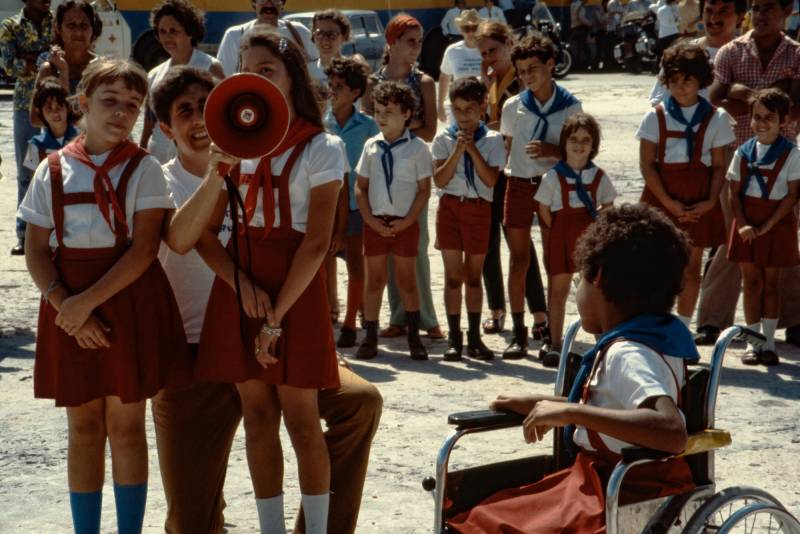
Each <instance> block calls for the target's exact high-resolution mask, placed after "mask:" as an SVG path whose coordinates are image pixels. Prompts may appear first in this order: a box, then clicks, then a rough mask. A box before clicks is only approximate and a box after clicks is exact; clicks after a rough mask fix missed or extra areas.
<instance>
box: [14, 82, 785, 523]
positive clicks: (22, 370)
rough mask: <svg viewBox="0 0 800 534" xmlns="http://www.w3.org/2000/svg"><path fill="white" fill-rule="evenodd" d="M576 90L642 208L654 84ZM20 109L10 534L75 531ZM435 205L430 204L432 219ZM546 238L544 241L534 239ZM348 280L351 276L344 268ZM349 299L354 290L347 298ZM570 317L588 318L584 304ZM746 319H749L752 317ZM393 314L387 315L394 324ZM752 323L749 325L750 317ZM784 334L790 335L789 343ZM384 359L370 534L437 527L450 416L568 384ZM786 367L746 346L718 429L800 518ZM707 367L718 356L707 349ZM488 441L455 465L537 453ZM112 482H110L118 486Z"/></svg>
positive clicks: (503, 436) (439, 347) (156, 519)
mask: <svg viewBox="0 0 800 534" xmlns="http://www.w3.org/2000/svg"><path fill="white" fill-rule="evenodd" d="M564 83H565V85H566V86H567V87H568V88H569V89H570V90H571V91H573V92H574V93H575V94H577V95H578V96H579V97H580V98H581V99H582V100H583V102H584V105H585V109H586V110H587V111H588V112H590V113H593V114H595V115H596V116H597V117H598V119H599V121H600V123H601V125H602V127H603V143H602V149H601V153H600V156H599V157H598V159H597V162H598V164H599V165H600V166H602V167H603V168H604V169H605V170H606V171H607V172H608V174H609V175H610V176H611V177H612V179H613V181H614V183H615V185H616V187H617V189H618V190H619V192H620V194H621V197H622V200H623V201H625V200H627V201H635V200H636V199H637V198H638V196H639V193H640V191H641V188H642V179H641V177H640V175H639V171H638V146H637V143H636V141H635V140H634V139H633V133H634V131H635V128H636V126H637V125H638V123H639V120H640V118H641V117H642V115H643V113H644V112H645V111H646V109H647V102H646V98H645V97H646V96H647V94H648V93H649V89H650V85H651V83H652V78H650V77H646V76H632V75H626V74H608V75H606V74H600V75H575V76H570V77H569V78H568V79H567V80H565V82H564ZM10 106H11V103H10V101H8V100H3V99H2V93H0V152H2V156H3V159H4V162H3V166H2V171H3V174H4V175H5V176H6V178H5V179H4V180H0V481H1V482H0V502H2V503H3V506H2V507H0V532H66V531H68V529H69V526H70V516H69V505H68V499H67V489H66V463H65V462H66V459H65V453H66V423H65V417H64V412H63V410H58V409H54V408H53V407H52V403H51V402H49V401H44V400H34V399H33V395H32V378H31V376H32V368H33V348H34V329H35V321H36V313H37V309H38V302H39V295H38V294H37V292H36V291H35V289H34V287H33V284H32V283H31V281H30V277H29V276H28V273H27V271H26V269H25V263H24V260H23V259H22V258H11V257H10V256H8V255H7V250H8V249H10V248H11V246H12V245H13V242H14V233H13V212H14V200H15V198H16V183H15V181H14V165H13V145H12V131H11V112H10V109H11V107H10ZM435 208H436V202H435V201H433V202H432V203H431V207H430V210H431V218H430V220H431V221H433V220H434V219H433V213H434V210H435ZM535 233H536V234H537V235H538V231H536V232H535ZM429 254H430V257H431V265H432V269H433V273H434V274H433V286H434V288H433V289H434V297H435V300H436V303H437V311H438V313H439V318H440V320H441V321H444V311H443V302H442V286H443V277H442V263H441V259H440V257H439V255H438V253H437V251H435V250H434V249H433V248H431V249H430V250H429ZM340 271H341V272H340V281H341V282H342V283H343V282H344V278H343V271H344V268H343V266H342V267H340ZM341 294H342V295H344V292H343V291H342V292H341ZM568 313H569V314H570V317H571V318H574V317H575V307H574V303H572V304H571V305H570V307H569V310H568ZM740 314H741V310H740ZM387 317H388V315H386V314H384V321H385V320H386V318H387ZM739 320H741V317H739ZM779 335H781V333H779ZM508 337H509V335H508V334H505V335H503V336H487V337H486V342H487V344H489V346H490V347H491V348H493V349H495V350H498V351H500V350H502V349H503V348H504V346H505V345H506V344H507V342H508ZM381 348H382V356H381V357H380V358H378V359H376V360H374V361H372V362H369V363H362V362H354V363H353V368H354V369H355V370H356V371H357V372H358V373H359V374H361V375H362V376H364V377H365V378H367V379H368V380H370V381H372V382H373V383H375V384H376V385H377V386H378V387H379V388H380V389H381V392H382V393H383V395H384V399H385V410H384V416H383V419H382V422H381V426H380V430H379V431H378V434H377V436H376V439H375V445H374V447H373V454H372V458H371V463H370V469H369V474H368V478H367V483H366V488H365V492H364V498H363V506H362V511H361V516H360V521H359V532H369V533H373V532H374V533H379V532H380V533H385V532H392V533H395V532H398V533H400V532H402V533H404V532H425V531H428V530H429V529H430V525H431V522H432V510H433V503H432V500H431V498H430V496H428V495H426V494H425V492H423V490H422V489H421V487H420V480H421V479H422V477H424V476H427V475H431V474H433V465H434V458H435V453H436V450H437V449H438V446H439V444H440V443H441V441H442V439H443V438H444V437H445V436H446V435H447V433H448V428H447V425H446V423H445V420H446V416H447V414H448V413H451V412H455V411H462V410H470V409H479V408H483V407H485V406H487V404H488V403H489V401H490V400H491V399H493V398H494V397H495V395H496V394H497V393H498V392H501V391H502V392H517V393H522V392H526V391H537V392H548V391H551V389H552V387H553V381H554V378H555V373H554V372H553V371H552V370H549V369H543V368H542V367H541V366H540V365H539V364H538V363H536V362H534V361H532V360H527V361H521V362H503V361H502V360H496V361H494V362H490V363H480V362H471V361H470V362H463V363H446V362H443V361H442V360H441V358H440V356H439V355H440V354H441V353H442V352H444V349H445V345H444V344H442V343H436V344H431V346H430V347H429V349H430V352H431V354H432V360H431V361H429V362H427V363H419V362H412V361H410V360H409V359H408V358H407V356H405V354H404V351H405V347H404V343H403V342H391V343H386V344H383V345H382V347H381ZM778 349H779V351H780V352H781V355H782V356H783V358H784V363H783V364H782V365H780V366H778V367H776V368H773V369H770V370H766V369H764V368H749V367H744V366H742V365H741V364H740V363H739V362H738V360H737V358H736V356H737V355H738V354H739V353H740V352H741V347H734V348H733V349H732V351H731V354H730V356H731V357H730V358H729V359H728V362H727V364H726V369H725V372H724V373H723V377H722V388H721V392H720V399H719V407H718V411H717V423H718V425H717V426H718V427H720V428H725V429H728V430H730V431H731V432H732V434H733V440H734V442H733V445H732V446H731V447H729V448H727V449H725V450H723V451H722V452H721V453H720V454H719V455H718V456H717V474H718V484H719V485H720V486H721V487H725V486H730V485H737V484H749V485H754V486H759V487H762V488H764V489H767V490H769V491H771V492H773V493H774V494H775V495H776V496H777V497H778V498H779V499H780V500H781V501H782V502H783V503H784V504H785V505H786V506H787V507H788V508H789V509H790V510H793V511H794V512H795V513H800V468H798V463H797V458H798V455H800V424H799V423H798V413H800V411H799V410H798V399H800V350H797V349H795V348H794V347H791V346H788V345H784V344H779V346H778ZM703 354H704V360H705V361H708V359H709V358H708V354H709V351H708V350H704V351H703ZM495 434H496V435H493V436H481V437H476V438H474V439H471V440H467V441H465V443H464V444H463V445H462V446H460V447H459V449H458V451H456V454H455V455H454V458H453V462H454V463H456V464H458V465H465V464H477V463H481V462H483V461H488V460H491V459H495V460H496V459H506V458H510V457H513V456H516V455H520V454H523V453H530V448H529V447H528V446H526V445H525V444H524V442H523V441H522V437H521V433H520V432H519V431H518V430H510V431H503V432H498V433H495ZM148 435H149V438H150V445H151V447H150V462H151V473H152V476H151V480H150V494H149V499H148V509H147V517H146V520H145V524H146V528H145V530H146V532H159V531H161V530H163V529H162V525H163V518H164V511H165V505H164V498H163V493H162V489H161V481H160V479H159V476H158V466H157V461H156V454H155V445H154V442H153V430H152V425H151V423H150V422H149V421H148ZM284 444H285V445H286V446H285V449H284V450H285V454H286V465H287V469H286V473H287V475H286V482H285V491H286V494H287V497H286V503H287V516H289V517H290V516H291V513H289V512H288V511H289V510H292V509H293V506H294V503H296V502H298V500H299V496H298V486H297V478H296V473H295V468H294V465H295V464H294V457H293V454H292V451H291V447H289V446H288V444H289V441H288V438H287V437H286V435H285V434H284ZM107 478H108V479H110V471H109V475H108V477H107ZM225 494H226V499H227V502H228V505H229V507H228V509H227V514H226V518H227V519H228V522H229V528H230V531H231V532H253V531H254V530H256V528H257V522H256V511H255V506H254V503H253V495H252V491H251V487H250V481H249V476H248V471H247V463H246V458H245V452H244V441H243V433H242V431H241V430H240V432H239V434H238V435H237V438H236V441H235V444H234V450H233V453H232V455H231V461H230V469H229V474H228V479H227V483H226V488H225ZM103 517H104V521H103V528H104V531H112V530H113V528H114V511H113V496H112V493H111V489H110V485H109V484H107V485H106V494H105V500H104V516H103Z"/></svg>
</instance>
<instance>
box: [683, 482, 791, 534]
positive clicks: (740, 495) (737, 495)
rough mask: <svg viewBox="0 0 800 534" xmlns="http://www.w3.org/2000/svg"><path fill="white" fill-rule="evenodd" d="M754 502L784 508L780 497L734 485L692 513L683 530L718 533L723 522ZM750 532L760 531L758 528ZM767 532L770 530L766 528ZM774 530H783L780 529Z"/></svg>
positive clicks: (757, 489) (756, 489)
mask: <svg viewBox="0 0 800 534" xmlns="http://www.w3.org/2000/svg"><path fill="white" fill-rule="evenodd" d="M752 504H767V505H771V506H774V507H775V508H777V509H781V510H783V505H781V503H780V502H779V501H778V499H776V498H775V497H773V496H772V495H770V494H769V493H767V492H766V491H764V490H762V489H759V488H751V487H749V486H734V487H732V488H725V489H724V490H722V491H720V492H719V493H717V494H716V495H714V496H713V497H711V498H710V499H709V500H708V501H706V502H705V504H703V506H701V507H700V508H699V509H698V510H697V512H695V513H694V515H692V517H691V519H690V520H689V522H688V523H687V524H686V528H684V530H683V532H684V534H697V533H711V532H713V533H715V534H716V533H718V532H720V529H721V528H722V526H723V524H725V523H726V522H727V521H728V520H730V519H731V518H733V516H734V514H736V513H737V512H738V511H739V510H742V509H744V508H746V507H748V506H750V505H752ZM750 532H760V531H758V530H756V531H750ZM765 532H770V531H769V530H765ZM774 532H781V531H780V530H778V531H774ZM788 532H791V531H788Z"/></svg>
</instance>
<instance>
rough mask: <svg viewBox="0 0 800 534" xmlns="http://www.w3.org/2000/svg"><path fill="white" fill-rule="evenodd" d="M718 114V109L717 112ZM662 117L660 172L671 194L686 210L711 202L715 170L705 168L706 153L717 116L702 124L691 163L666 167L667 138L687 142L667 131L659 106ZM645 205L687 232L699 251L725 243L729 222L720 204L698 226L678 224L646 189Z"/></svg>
mask: <svg viewBox="0 0 800 534" xmlns="http://www.w3.org/2000/svg"><path fill="white" fill-rule="evenodd" d="M713 110H714V111H716V108H713ZM656 116H657V117H658V163H657V165H658V172H659V175H660V176H661V182H662V184H663V185H664V189H665V190H666V192H667V194H668V195H669V196H670V197H671V198H674V199H676V200H678V201H680V202H681V203H683V204H684V205H685V206H691V205H692V204H696V203H698V202H701V201H704V200H709V198H710V196H711V180H712V168H711V167H708V166H706V165H704V164H703V162H702V153H703V152H702V151H703V141H704V139H705V134H706V131H707V130H708V125H709V123H710V122H711V118H712V117H713V116H714V113H713V112H712V113H709V115H708V116H707V117H706V119H705V120H704V121H703V122H702V123H701V124H700V127H699V129H698V130H697V132H696V133H695V137H694V154H693V155H692V159H691V161H689V162H688V163H664V159H665V154H666V145H667V138H670V137H673V138H680V139H683V132H681V131H671V130H667V121H666V117H665V114H664V107H663V105H658V106H656ZM641 202H644V203H646V204H650V205H651V206H653V207H656V208H658V209H660V210H661V211H662V212H663V213H664V215H666V216H667V217H668V218H669V219H670V220H672V222H673V223H675V226H677V227H678V228H680V229H681V230H683V231H685V232H686V233H687V234H688V235H689V238H690V239H691V242H692V246H695V247H703V248H705V247H716V246H718V245H721V244H723V243H724V242H725V219H724V217H723V215H722V207H721V206H720V204H719V202H717V204H716V205H715V206H714V208H713V209H712V210H711V211H709V212H707V213H706V214H704V215H703V216H702V217H700V219H699V220H698V221H697V222H692V223H684V222H680V221H678V219H677V217H675V216H674V215H673V214H672V213H670V211H669V210H668V209H667V208H666V207H664V205H663V204H661V202H660V201H659V200H658V198H657V197H656V196H655V194H654V193H653V192H652V191H651V190H650V188H649V187H647V186H646V185H645V188H644V191H642V197H641Z"/></svg>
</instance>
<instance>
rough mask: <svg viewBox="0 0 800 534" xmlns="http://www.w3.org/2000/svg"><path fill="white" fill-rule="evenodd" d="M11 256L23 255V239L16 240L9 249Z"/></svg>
mask: <svg viewBox="0 0 800 534" xmlns="http://www.w3.org/2000/svg"><path fill="white" fill-rule="evenodd" d="M11 255H12V256H24V255H25V241H17V245H16V246H15V247H14V248H12V249H11Z"/></svg>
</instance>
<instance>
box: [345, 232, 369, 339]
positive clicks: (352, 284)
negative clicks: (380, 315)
mask: <svg viewBox="0 0 800 534" xmlns="http://www.w3.org/2000/svg"><path fill="white" fill-rule="evenodd" d="M362 247H363V244H362V239H361V234H358V235H353V236H349V237H348V238H347V239H346V241H345V257H346V258H347V311H346V312H345V316H344V321H343V322H342V326H346V327H348V328H352V329H353V330H355V329H356V316H357V315H358V310H360V309H361V306H362V304H363V302H364V255H363V251H362Z"/></svg>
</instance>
